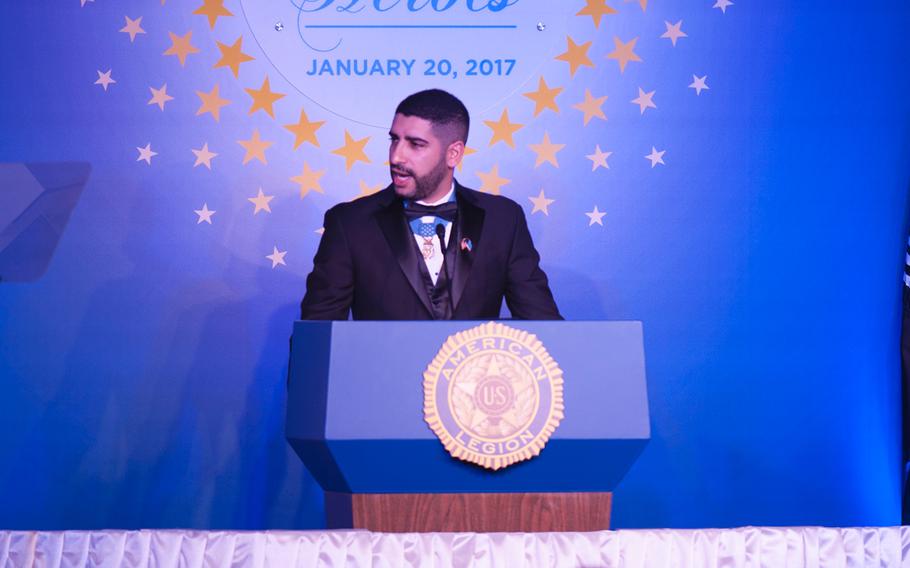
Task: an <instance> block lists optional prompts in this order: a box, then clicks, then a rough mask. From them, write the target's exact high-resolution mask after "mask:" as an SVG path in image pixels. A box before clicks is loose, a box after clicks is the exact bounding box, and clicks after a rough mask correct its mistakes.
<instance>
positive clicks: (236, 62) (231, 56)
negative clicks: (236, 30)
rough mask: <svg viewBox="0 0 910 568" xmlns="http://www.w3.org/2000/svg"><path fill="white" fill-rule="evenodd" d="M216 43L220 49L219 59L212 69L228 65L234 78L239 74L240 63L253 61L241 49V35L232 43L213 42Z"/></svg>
mask: <svg viewBox="0 0 910 568" xmlns="http://www.w3.org/2000/svg"><path fill="white" fill-rule="evenodd" d="M215 43H216V44H217V45H218V50H219V51H221V59H219V60H218V62H217V63H215V66H214V67H212V69H218V68H219V67H230V68H231V72H233V73H234V78H235V79H236V78H237V77H239V76H240V64H241V63H246V62H247V61H253V59H254V58H253V57H250V56H249V55H247V54H246V53H244V52H243V51H242V49H241V48H242V47H243V36H240V37H238V38H237V41H235V42H234V44H233V45H226V44H223V43H221V42H220V41H216V42H215Z"/></svg>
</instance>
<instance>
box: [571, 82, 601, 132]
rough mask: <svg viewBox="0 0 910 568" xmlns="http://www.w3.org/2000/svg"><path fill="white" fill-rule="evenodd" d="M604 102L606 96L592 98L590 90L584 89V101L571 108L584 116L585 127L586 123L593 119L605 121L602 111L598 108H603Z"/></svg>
mask: <svg viewBox="0 0 910 568" xmlns="http://www.w3.org/2000/svg"><path fill="white" fill-rule="evenodd" d="M605 100H607V95H604V96H602V97H599V98H594V97H593V96H591V89H585V100H583V101H582V102H580V103H578V104H577V105H573V106H572V108H574V109H577V110H580V111H581V112H583V113H584V114H585V123H584V125H585V126H587V125H588V123H589V122H591V119H592V118H594V117H597V118H600V119H602V120H607V117H606V115H605V114H604V111H603V110H601V108H600V107H601V106H603V104H604V101H605Z"/></svg>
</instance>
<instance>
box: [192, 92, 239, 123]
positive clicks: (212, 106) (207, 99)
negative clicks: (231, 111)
mask: <svg viewBox="0 0 910 568" xmlns="http://www.w3.org/2000/svg"><path fill="white" fill-rule="evenodd" d="M218 89H219V86H218V83H215V86H214V87H213V88H212V92H210V93H203V92H202V91H196V95H198V96H199V98H200V99H201V100H202V106H200V107H199V110H197V111H196V116H199V115H201V114H205V113H209V114H211V115H212V117H214V119H215V122H219V121H220V120H221V108H222V107H225V106H227V105H229V104H231V101H229V100H227V99H222V98H221V97H220V96H219V91H218Z"/></svg>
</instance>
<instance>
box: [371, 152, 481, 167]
mask: <svg viewBox="0 0 910 568" xmlns="http://www.w3.org/2000/svg"><path fill="white" fill-rule="evenodd" d="M476 153H477V150H475V149H474V148H471V147H470V146H465V147H464V154H463V155H462V156H461V161H460V162H458V171H459V172H461V171H464V159H465V158H467V157H468V156H470V155H471V154H476ZM386 165H389V163H388V162H386Z"/></svg>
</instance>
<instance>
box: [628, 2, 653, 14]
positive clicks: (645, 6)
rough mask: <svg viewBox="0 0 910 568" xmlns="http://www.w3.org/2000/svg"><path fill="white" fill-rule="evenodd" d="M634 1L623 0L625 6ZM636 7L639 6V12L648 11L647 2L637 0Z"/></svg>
mask: <svg viewBox="0 0 910 568" xmlns="http://www.w3.org/2000/svg"><path fill="white" fill-rule="evenodd" d="M635 1H636V0H625V2H626V4H628V3H629V2H635ZM638 5H639V6H641V11H642V12H644V11H645V10H647V9H648V0H638Z"/></svg>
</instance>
